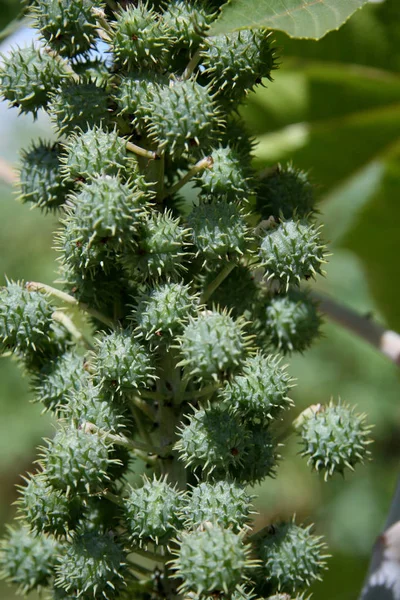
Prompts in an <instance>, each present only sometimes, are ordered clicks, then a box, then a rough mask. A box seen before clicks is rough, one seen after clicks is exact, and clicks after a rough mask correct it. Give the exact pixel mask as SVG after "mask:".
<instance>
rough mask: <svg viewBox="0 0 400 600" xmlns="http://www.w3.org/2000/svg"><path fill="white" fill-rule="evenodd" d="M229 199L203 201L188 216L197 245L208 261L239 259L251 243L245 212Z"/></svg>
mask: <svg viewBox="0 0 400 600" xmlns="http://www.w3.org/2000/svg"><path fill="white" fill-rule="evenodd" d="M225 200H226V199H222V200H221V199H220V200H218V201H214V202H203V203H202V204H199V206H195V207H194V208H193V210H192V212H191V213H190V215H189V217H188V222H189V225H190V227H191V228H192V236H193V244H194V246H195V248H196V250H197V252H198V254H200V255H201V256H203V258H204V259H206V260H207V261H212V260H221V259H222V258H223V257H226V258H229V259H230V260H238V259H239V258H240V257H241V256H242V255H243V254H244V252H245V251H246V250H247V249H248V248H249V245H250V242H251V237H250V233H249V228H248V227H247V224H246V220H245V215H244V214H243V211H242V210H241V209H240V207H239V206H238V205H237V204H233V203H228V202H226V201H225Z"/></svg>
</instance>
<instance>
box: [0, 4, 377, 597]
mask: <svg viewBox="0 0 400 600" xmlns="http://www.w3.org/2000/svg"><path fill="white" fill-rule="evenodd" d="M29 10H30V15H31V16H32V18H33V21H34V26H35V27H36V29H37V30H38V33H39V41H38V42H37V43H35V44H33V45H31V46H28V47H25V48H16V49H14V50H12V51H11V53H10V54H9V55H8V56H6V57H4V59H3V64H2V66H1V68H0V82H1V93H2V95H3V96H4V98H6V99H7V100H9V102H10V104H11V105H12V106H17V107H19V109H20V111H21V112H23V113H31V114H33V116H34V117H35V116H36V114H37V112H38V111H39V110H40V109H44V110H46V111H47V113H48V114H49V116H50V119H51V121H52V123H53V126H54V130H55V134H56V138H55V141H42V140H41V141H38V142H35V143H34V144H33V145H32V146H31V147H30V148H29V149H28V150H25V151H23V152H22V155H21V164H20V174H19V175H20V176H19V191H20V199H21V200H22V201H23V202H27V203H31V204H32V205H35V206H37V207H39V208H40V209H42V210H43V211H44V212H49V211H51V212H53V213H56V214H57V215H58V216H59V221H60V229H59V231H58V233H57V235H56V244H57V248H58V250H59V254H60V265H59V276H58V287H50V286H48V285H44V284H39V283H34V282H29V283H27V284H26V285H24V284H23V283H18V282H12V281H7V282H6V285H5V286H4V287H3V288H2V289H1V290H0V343H1V346H0V347H1V350H2V351H3V352H4V353H7V352H8V353H12V354H13V355H14V357H15V358H16V360H18V361H19V362H20V363H21V365H22V366H23V368H24V369H25V372H26V374H27V376H28V377H29V378H30V380H31V382H32V387H33V392H34V396H35V398H36V400H37V401H39V402H42V403H43V405H44V407H45V409H46V410H48V411H51V412H52V413H53V415H54V416H55V417H56V418H57V420H58V426H57V431H56V433H55V435H54V437H53V439H51V440H48V442H47V445H46V447H44V448H42V451H41V455H40V460H39V461H38V465H37V470H36V471H35V472H33V473H31V474H29V475H28V476H27V477H25V478H24V483H23V485H21V486H20V490H19V494H20V497H19V500H18V515H17V516H18V519H19V520H18V521H17V524H15V525H13V526H11V527H10V528H9V530H8V532H7V534H6V536H5V539H4V541H3V545H2V549H1V554H0V565H1V568H2V571H3V574H4V577H6V578H7V579H8V580H9V581H10V582H12V583H14V584H16V585H18V586H19V588H20V590H22V592H24V593H29V592H31V591H32V590H36V589H43V588H44V589H45V590H46V594H48V597H49V598H52V599H57V600H67V599H72V598H81V599H82V600H89V599H92V598H95V599H100V598H105V599H109V600H112V599H114V598H115V599H118V598H121V599H124V598H126V599H128V598H129V599H131V598H133V597H135V598H136V597H138V598H147V599H149V600H150V599H153V598H154V599H157V598H167V599H171V600H172V599H173V598H179V597H181V598H193V599H199V600H201V599H206V598H211V597H212V598H226V599H230V598H234V599H235V600H242V599H243V600H247V599H249V598H259V597H264V598H267V597H268V598H270V599H271V600H272V598H274V599H275V600H278V599H279V600H284V599H288V598H290V597H292V596H293V595H295V596H296V595H297V596H296V597H297V598H303V597H304V596H303V594H304V593H306V591H307V588H308V587H309V586H310V585H311V584H312V583H313V581H314V580H316V579H319V578H320V576H321V572H322V570H323V569H324V567H325V558H326V554H325V553H326V550H325V544H324V542H322V540H321V538H320V537H318V536H316V535H314V534H313V533H312V531H311V527H309V526H307V527H304V526H301V525H300V524H296V522H295V520H294V519H291V520H289V521H286V522H278V523H274V524H272V525H271V526H269V527H267V528H266V529H264V530H262V531H260V532H258V533H254V532H253V531H252V527H251V523H252V515H253V514H254V510H253V508H252V503H253V500H254V496H253V495H252V494H251V491H249V486H252V485H254V484H255V483H259V482H261V481H263V480H264V479H265V478H267V477H273V476H275V475H276V472H277V463H278V458H279V455H278V444H277V442H276V431H277V428H279V424H280V423H281V421H282V415H283V414H284V413H285V411H287V410H288V409H290V408H291V406H292V401H291V400H290V399H289V397H288V394H289V390H290V387H291V386H292V380H291V378H290V376H289V375H288V374H287V371H286V369H285V367H283V366H282V364H281V358H282V355H284V354H288V353H292V352H302V351H304V350H305V349H306V348H308V346H309V345H310V344H311V343H312V341H313V340H314V339H315V338H316V337H317V335H318V333H319V328H320V317H319V314H318V307H317V306H316V304H315V302H314V301H313V300H312V299H311V298H310V296H309V294H308V293H307V291H304V290H303V289H300V283H301V282H302V281H304V280H308V279H309V278H312V277H314V276H315V275H317V274H318V273H321V272H322V271H321V269H322V265H323V263H324V262H325V257H326V250H325V246H324V244H323V242H322V241H321V237H320V230H319V227H318V226H317V224H316V217H315V208H314V198H313V188H312V186H311V184H310V183H309V181H308V179H307V177H306V175H305V174H304V173H302V172H300V171H297V170H296V169H295V168H293V167H292V166H290V165H289V166H286V167H280V166H279V167H276V168H273V169H271V170H270V172H269V173H268V174H267V175H266V176H264V177H263V178H259V177H258V176H257V174H256V173H254V171H253V169H252V149H253V145H254V144H253V141H252V139H251V137H249V135H248V134H247V132H246V129H245V127H244V125H243V123H242V121H241V119H240V117H239V116H238V108H239V106H240V104H241V103H242V102H243V101H244V100H245V98H246V96H247V94H248V93H249V92H250V91H251V90H253V88H254V87H255V86H256V85H258V84H260V83H261V81H262V78H268V79H271V72H272V70H273V69H274V68H275V66H276V59H275V50H274V48H273V42H272V39H271V35H270V33H269V32H266V31H264V30H262V29H260V30H244V31H238V32H233V33H230V34H227V35H217V36H211V35H209V34H210V31H211V33H212V27H213V22H214V21H215V20H216V19H217V18H218V10H219V5H218V2H206V1H204V2H203V1H202V0H194V1H189V0H172V1H170V2H167V1H166V2H157V1H156V0H155V1H154V2H151V1H149V2H148V3H142V2H141V1H140V0H139V1H138V2H114V1H111V0H110V1H109V2H107V3H106V4H105V5H103V4H102V3H101V2H98V1H96V0H35V1H34V2H33V3H32V6H31V8H30V9H29ZM210 28H211V29H210ZM99 48H102V52H99ZM82 315H84V318H82ZM295 429H296V431H297V433H298V435H299V440H300V442H301V444H302V452H303V454H304V456H305V457H306V458H307V459H308V461H309V463H310V464H312V466H313V467H315V469H317V470H318V471H323V472H324V473H325V476H326V477H329V476H331V475H333V474H334V473H335V472H339V473H342V472H343V470H344V469H345V468H346V467H350V468H352V467H353V466H354V465H355V464H356V463H358V462H360V461H362V460H363V458H364V457H365V456H366V455H367V453H368V451H367V445H368V439H367V438H368V431H369V429H368V427H367V426H366V425H365V424H364V419H363V417H362V416H359V415H357V414H355V413H354V411H352V410H351V409H349V408H348V407H347V406H345V405H343V404H340V403H339V404H337V405H334V404H332V403H331V404H329V405H327V406H325V407H323V406H318V407H313V408H310V409H309V410H308V411H306V412H305V413H303V414H302V415H301V417H300V418H298V419H297V420H296V422H295ZM144 472H146V474H144Z"/></svg>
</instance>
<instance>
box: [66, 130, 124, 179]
mask: <svg viewBox="0 0 400 600" xmlns="http://www.w3.org/2000/svg"><path fill="white" fill-rule="evenodd" d="M62 162H63V168H62V172H63V175H64V177H65V178H66V179H70V180H72V181H75V180H80V181H82V180H86V179H90V178H91V177H94V176H96V175H122V176H124V175H125V174H126V172H127V169H128V167H129V164H130V162H131V161H130V160H129V159H128V156H127V152H126V142H125V140H124V139H123V138H121V137H119V136H118V133H117V132H116V131H104V130H103V129H102V128H101V127H97V126H94V127H93V128H89V129H88V130H87V131H85V132H84V133H83V132H80V133H75V134H74V135H72V136H71V137H70V138H69V140H68V142H67V143H66V144H65V156H63V158H62Z"/></svg>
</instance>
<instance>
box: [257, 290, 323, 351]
mask: <svg viewBox="0 0 400 600" xmlns="http://www.w3.org/2000/svg"><path fill="white" fill-rule="evenodd" d="M260 320H261V328H262V331H263V333H265V335H266V338H267V340H268V341H270V342H271V343H272V344H273V345H274V346H275V347H276V348H277V350H279V351H280V352H282V353H284V354H287V353H290V352H303V351H304V350H306V349H307V348H308V347H309V346H311V344H312V342H313V341H314V340H315V338H316V337H317V336H318V335H319V331H320V326H321V321H322V319H321V317H320V315H319V313H318V310H317V303H316V302H314V301H313V300H311V298H310V296H309V294H307V293H305V292H303V291H298V290H290V291H289V293H288V294H284V295H279V296H275V297H274V298H272V299H271V301H270V302H269V303H268V304H267V305H266V307H265V309H264V311H263V314H262V315H260Z"/></svg>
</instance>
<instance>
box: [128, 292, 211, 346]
mask: <svg viewBox="0 0 400 600" xmlns="http://www.w3.org/2000/svg"><path fill="white" fill-rule="evenodd" d="M198 302H199V299H198V297H197V296H195V295H193V294H192V293H191V292H190V287H189V286H188V285H184V284H183V283H173V282H168V283H164V284H158V285H156V286H154V287H153V288H152V289H151V290H150V291H149V292H148V293H146V294H144V295H142V296H141V297H139V300H138V305H137V308H136V310H135V312H134V321H135V322H136V323H137V332H138V334H139V335H141V336H143V337H144V338H145V339H146V340H150V341H152V342H153V343H156V344H159V343H164V342H171V341H172V339H173V337H174V336H175V335H176V334H177V333H181V332H182V330H183V327H184V325H185V323H186V322H187V321H188V319H189V317H190V316H194V315H195V313H196V309H197V306H198Z"/></svg>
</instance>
